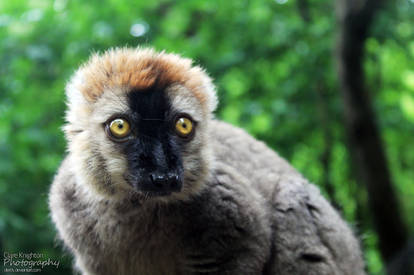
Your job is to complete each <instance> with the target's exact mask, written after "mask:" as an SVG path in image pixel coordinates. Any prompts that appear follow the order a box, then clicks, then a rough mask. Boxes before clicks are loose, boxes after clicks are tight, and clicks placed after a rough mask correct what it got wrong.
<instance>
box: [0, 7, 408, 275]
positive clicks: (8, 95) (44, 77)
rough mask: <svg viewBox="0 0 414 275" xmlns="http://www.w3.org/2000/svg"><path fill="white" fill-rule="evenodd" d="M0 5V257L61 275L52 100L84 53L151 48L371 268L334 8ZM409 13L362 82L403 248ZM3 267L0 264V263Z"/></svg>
mask: <svg viewBox="0 0 414 275" xmlns="http://www.w3.org/2000/svg"><path fill="white" fill-rule="evenodd" d="M300 3H301V1H295V0H250V1H248V0H240V1H220V0H209V1H205V0H191V1H171V0H151V1H139V0H135V1H118V0H109V1H98V0H93V1H81V0H55V1H49V0H27V1H23V0H12V1H6V0H2V1H0V249H1V250H2V251H5V252H10V253H11V252H38V253H43V254H44V255H47V256H48V257H50V258H52V259H54V260H59V261H60V262H61V266H60V267H59V269H58V270H57V271H56V270H54V269H53V268H45V269H44V271H43V272H44V273H45V274H46V273H49V274H53V273H60V274H71V271H70V265H71V258H70V256H69V255H68V254H67V253H65V252H64V251H63V250H62V247H61V246H59V245H57V244H56V241H55V232H54V228H53V225H52V224H51V223H50V220H49V216H48V209H47V193H48V189H49V185H50V183H51V181H52V178H53V175H54V173H55V171H56V169H57V167H58V165H59V163H60V161H61V160H62V158H63V156H64V154H65V141H64V137H63V134H62V132H61V130H60V127H61V126H62V124H63V122H64V121H63V116H64V109H65V98H64V86H65V83H66V82H67V81H68V79H69V77H70V76H71V74H72V73H73V72H74V71H75V70H76V68H77V67H78V66H79V65H80V64H81V63H82V62H84V61H85V60H86V59H87V58H88V56H89V55H90V54H91V53H92V52H94V51H103V50H105V49H108V48H110V47H117V46H125V45H128V46H137V45H150V46H153V47H155V48H156V49H158V50H163V49H165V50H166V51H168V52H176V53H179V54H182V55H184V56H187V57H191V58H193V59H194V60H195V62H196V63H197V64H200V65H202V66H203V67H205V68H206V69H207V71H208V72H209V73H210V74H211V76H212V77H213V78H214V79H215V83H216V85H217V87H218V94H219V98H220V102H221V103H220V107H219V109H218V111H217V116H218V117H219V118H221V119H223V120H225V121H228V122H230V123H232V124H235V125H238V126H240V127H242V128H245V129H246V130H247V131H248V132H249V133H251V134H252V135H254V136H255V137H257V138H259V139H261V140H264V141H265V142H266V143H267V144H269V146H271V147H272V148H274V149H275V150H277V151H278V152H279V153H280V154H281V155H282V156H283V157H285V158H286V159H288V160H289V161H290V162H291V163H292V164H293V165H294V166H295V167H296V168H297V169H298V170H300V171H301V172H302V173H303V174H304V175H305V176H306V177H307V178H309V179H310V180H311V181H313V182H314V183H316V184H317V185H319V186H320V188H321V189H322V190H323V192H324V194H325V195H326V197H328V198H329V200H330V201H331V202H333V203H334V205H336V206H337V207H338V209H339V210H340V211H341V212H342V214H343V216H344V217H345V218H346V219H347V220H348V221H349V222H350V223H351V224H352V225H353V227H354V228H355V229H356V231H357V232H358V234H359V236H360V238H361V242H362V245H363V247H364V254H365V259H366V263H367V266H368V270H369V272H370V273H371V274H382V270H383V268H384V264H383V262H382V260H381V256H380V253H379V251H378V247H377V235H376V233H375V231H374V230H373V226H372V217H371V214H370V212H369V210H368V207H367V194H366V191H365V188H363V187H362V186H360V185H359V184H358V183H357V182H356V176H355V173H354V171H353V170H354V168H353V167H352V163H351V159H350V156H349V153H348V149H347V139H346V134H345V129H344V123H343V118H342V101H341V97H340V93H339V85H338V78H337V73H336V67H335V66H336V63H335V58H334V52H335V45H336V44H335V39H336V36H337V23H336V19H335V12H334V10H335V3H334V1H330V0H309V1H308V2H307V3H308V6H307V7H305V8H304V7H303V6H301V5H300ZM413 18H414V1H413V0H398V1H393V2H392V5H391V4H390V5H388V6H386V7H385V8H384V9H382V10H381V11H380V12H379V13H378V16H377V18H376V19H375V22H374V25H373V29H372V31H371V35H370V38H369V39H368V40H367V43H366V52H367V54H366V56H365V60H364V68H365V72H366V74H367V80H366V81H367V85H368V86H369V87H370V90H371V91H372V93H371V97H372V101H373V102H372V103H373V106H374V110H375V112H376V115H377V119H378V124H379V127H380V131H381V135H382V138H383V140H384V145H385V149H386V153H387V155H388V164H389V167H390V170H391V172H392V177H393V182H394V185H395V188H396V192H397V195H398V199H399V202H400V204H401V209H402V210H401V211H403V218H404V220H405V222H406V223H407V225H408V227H409V231H410V234H411V235H414V215H413V213H414V199H413V198H414V184H413V182H414V19H413ZM2 254H3V253H2ZM0 272H1V271H0Z"/></svg>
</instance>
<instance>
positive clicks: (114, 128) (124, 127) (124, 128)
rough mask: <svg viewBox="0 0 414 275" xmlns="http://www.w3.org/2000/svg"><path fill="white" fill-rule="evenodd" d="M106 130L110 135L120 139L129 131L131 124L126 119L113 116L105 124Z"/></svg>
mask: <svg viewBox="0 0 414 275" xmlns="http://www.w3.org/2000/svg"><path fill="white" fill-rule="evenodd" d="M106 129H107V130H106V131H107V133H108V134H109V136H110V137H112V138H114V139H117V140H122V139H124V138H125V137H127V136H128V135H129V134H130V133H131V126H130V125H129V122H128V121H127V120H126V119H123V118H115V119H113V120H112V121H110V122H109V123H107V125H106Z"/></svg>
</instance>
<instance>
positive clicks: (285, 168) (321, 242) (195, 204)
mask: <svg viewBox="0 0 414 275" xmlns="http://www.w3.org/2000/svg"><path fill="white" fill-rule="evenodd" d="M211 129H214V133H211V134H210V135H209V137H210V141H211V144H212V146H213V152H214V158H215V162H214V163H215V164H214V166H215V168H214V173H212V176H210V178H209V179H208V180H207V181H206V184H207V187H206V188H204V189H203V191H202V192H201V193H200V194H198V195H195V196H194V197H192V198H191V199H190V200H188V201H176V202H171V203H155V202H152V201H151V200H148V201H145V202H143V203H142V202H140V201H139V200H134V198H133V197H131V199H130V200H126V201H111V200H106V199H102V200H100V201H98V202H93V203H88V199H87V198H84V196H83V194H82V192H81V191H80V190H81V188H79V187H78V186H77V183H76V182H75V177H74V175H73V174H72V173H71V172H69V171H70V170H71V169H70V168H68V167H67V166H68V165H69V163H70V160H69V159H70V158H71V155H70V154H69V155H68V156H67V158H66V160H65V161H64V162H63V163H62V166H61V168H60V170H59V173H58V174H57V176H56V178H55V181H54V184H53V186H52V189H51V195H50V208H51V210H52V212H53V217H54V220H55V222H56V224H57V225H58V229H59V231H61V232H69V236H70V237H69V238H65V239H64V241H65V243H66V245H67V246H68V247H69V248H70V249H71V251H72V252H73V254H74V255H75V257H76V261H77V266H78V268H79V269H80V270H82V271H83V273H84V274H151V275H156V274H198V273H201V274H204V273H208V272H209V273H208V274H310V275H311V274H350V275H351V274H364V272H363V262H362V260H361V254H360V249H359V246H358V242H357V241H356V239H355V238H354V236H353V234H352V232H351V230H350V229H349V228H348V227H347V226H346V224H345V223H344V222H343V221H342V220H341V218H340V217H339V215H338V214H337V213H336V212H335V211H334V210H333V209H332V207H331V206H330V205H329V204H328V203H327V202H326V200H325V199H323V197H322V196H321V195H320V193H319V191H318V190H317V188H316V187H315V186H313V185H311V184H309V183H308V182H307V181H306V180H305V179H303V177H302V176H301V175H300V174H298V173H297V172H296V171H295V170H294V169H293V168H292V167H291V166H290V165H289V164H288V163H286V162H285V161H284V160H283V159H281V158H280V157H279V156H277V155H276V154H275V153H274V152H273V151H271V150H270V149H268V148H267V147H266V146H265V145H264V144H263V143H262V142H259V141H256V140H254V139H253V138H252V137H250V136H249V135H247V134H246V133H245V132H244V131H242V130H240V129H237V128H235V127H233V126H230V125H228V124H225V123H223V122H218V121H212V125H211ZM65 235H66V234H65Z"/></svg>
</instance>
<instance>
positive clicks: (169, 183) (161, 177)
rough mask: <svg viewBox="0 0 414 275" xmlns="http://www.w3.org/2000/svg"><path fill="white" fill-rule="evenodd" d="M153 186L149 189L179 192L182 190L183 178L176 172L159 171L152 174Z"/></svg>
mask: <svg viewBox="0 0 414 275" xmlns="http://www.w3.org/2000/svg"><path fill="white" fill-rule="evenodd" d="M150 178H151V183H152V184H151V186H148V187H149V189H151V190H148V191H154V192H179V191H181V186H182V183H181V180H180V177H179V175H178V174H176V173H158V172H154V173H151V174H150Z"/></svg>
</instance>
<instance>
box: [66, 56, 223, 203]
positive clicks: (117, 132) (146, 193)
mask: <svg viewBox="0 0 414 275" xmlns="http://www.w3.org/2000/svg"><path fill="white" fill-rule="evenodd" d="M128 62H129V63H128ZM188 62H189V61H188V60H186V59H182V58H178V57H177V56H174V55H166V54H155V53H154V52H153V51H149V50H115V51H112V52H109V53H107V54H105V55H104V56H97V57H95V59H92V61H90V63H89V64H87V65H86V66H85V67H83V68H81V69H80V70H79V71H78V73H77V74H76V75H75V77H74V78H73V79H72V81H71V82H70V83H69V85H68V88H67V92H68V99H69V110H68V113H67V120H68V124H67V126H66V132H67V137H68V140H69V151H70V152H71V153H72V156H73V159H74V160H75V162H76V163H75V167H74V172H75V174H77V175H79V181H84V182H81V184H84V185H87V186H89V187H92V190H94V191H98V192H100V193H101V194H103V195H106V196H113V197H117V196H119V195H122V194H139V195H142V196H143V197H146V198H151V197H158V198H161V197H162V199H170V198H171V197H173V198H179V199H185V198H187V197H188V196H189V195H190V194H192V193H194V192H197V191H198V190H200V188H201V187H202V186H201V185H202V182H203V180H204V179H205V178H206V176H207V174H208V171H209V165H208V164H209V158H210V154H209V148H208V142H207V127H208V121H209V120H210V116H211V111H212V110H213V109H214V107H215V101H216V99H215V94H214V90H213V86H212V84H211V82H210V79H209V78H208V77H207V76H206V75H205V74H204V73H203V72H202V70H200V69H199V68H197V67H191V66H190V64H191V63H188ZM101 66H103V67H101ZM174 70H175V71H174ZM99 78H102V79H99ZM91 79H92V81H94V82H93V83H90V82H91ZM190 81H192V82H190ZM100 82H104V83H102V84H101V83H100ZM84 179H87V180H84Z"/></svg>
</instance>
